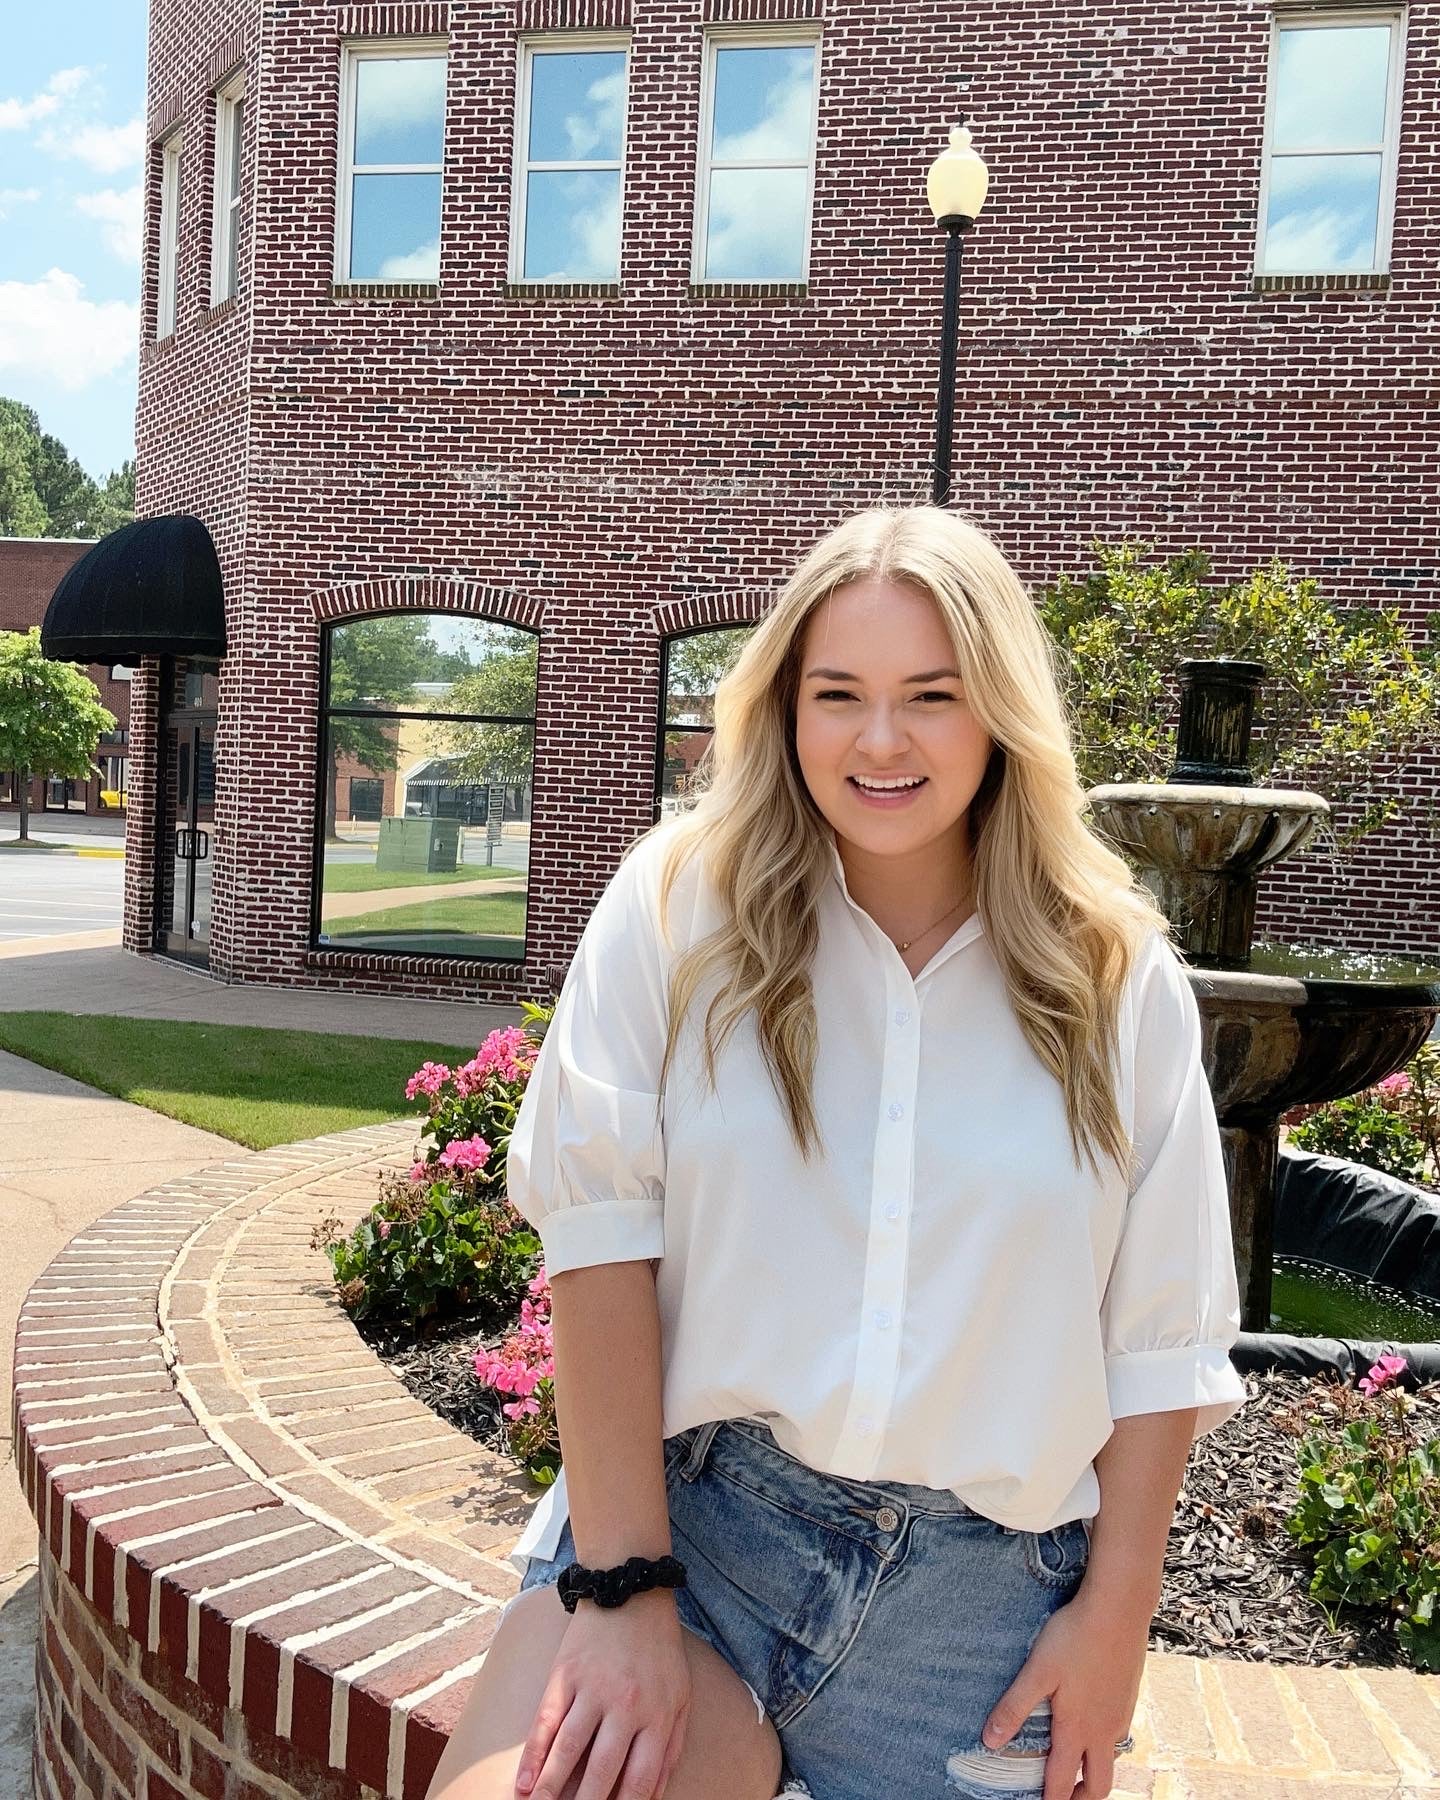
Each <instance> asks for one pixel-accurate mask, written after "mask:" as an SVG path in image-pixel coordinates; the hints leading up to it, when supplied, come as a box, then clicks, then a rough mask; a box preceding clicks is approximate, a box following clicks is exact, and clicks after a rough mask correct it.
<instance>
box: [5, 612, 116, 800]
mask: <svg viewBox="0 0 1440 1800" xmlns="http://www.w3.org/2000/svg"><path fill="white" fill-rule="evenodd" d="M114 725H115V715H114V713H112V712H110V711H109V710H107V708H105V707H103V706H102V705H101V704H100V690H99V689H98V688H97V687H96V685H95V683H94V682H93V681H91V679H90V677H89V676H88V675H86V674H85V672H84V671H83V670H82V669H79V668H77V667H76V665H75V664H74V663H66V662H51V661H50V659H49V658H48V657H47V656H45V655H44V654H43V653H42V651H41V649H40V627H39V626H38V625H32V626H31V627H30V629H29V630H28V631H0V769H33V770H37V771H39V772H42V773H46V774H54V775H68V776H73V777H74V778H76V779H77V780H78V779H80V778H82V777H84V776H87V775H89V774H90V772H91V766H92V764H93V762H94V760H95V746H96V745H97V744H98V743H99V741H100V733H101V732H102V731H110V730H113V729H114Z"/></svg>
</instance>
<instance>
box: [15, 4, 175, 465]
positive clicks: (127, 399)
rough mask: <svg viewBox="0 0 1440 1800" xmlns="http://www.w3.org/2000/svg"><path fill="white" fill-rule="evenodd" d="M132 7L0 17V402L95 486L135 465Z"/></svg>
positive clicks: (137, 121)
mask: <svg viewBox="0 0 1440 1800" xmlns="http://www.w3.org/2000/svg"><path fill="white" fill-rule="evenodd" d="M145 33H146V7H145V4H144V0H62V3H61V4H59V5H45V4H40V5H36V4H33V3H32V4H18V5H16V6H14V7H8V8H7V9H6V19H5V55H4V58H3V59H0V394H3V395H5V396H7V397H8V398H10V399H13V400H21V401H23V402H24V403H25V405H26V406H30V407H33V408H34V410H35V411H36V412H37V413H38V414H39V416H40V424H41V427H42V429H44V430H45V431H49V432H52V433H53V434H54V435H55V436H56V437H57V438H59V439H60V441H61V442H62V443H63V444H65V445H66V446H67V447H68V449H69V451H70V453H71V455H72V456H74V457H76V458H77V459H78V460H79V461H80V463H81V464H82V465H83V466H84V468H85V469H86V470H87V472H88V473H89V474H91V475H93V476H94V477H95V478H96V479H97V480H99V479H101V478H102V477H103V476H105V475H107V474H108V473H109V472H110V470H111V469H115V468H118V467H119V465H120V463H121V462H122V461H123V460H124V459H125V458H126V457H127V456H133V455H134V454H135V379H136V348H137V343H138V339H139V330H140V324H139V299H140V218H141V206H140V178H141V163H142V152H143V143H144V127H143V114H144V106H145Z"/></svg>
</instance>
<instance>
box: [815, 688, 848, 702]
mask: <svg viewBox="0 0 1440 1800" xmlns="http://www.w3.org/2000/svg"><path fill="white" fill-rule="evenodd" d="M815 698H816V699H817V700H851V699H853V698H854V695H852V694H847V693H845V692H844V691H843V690H842V689H840V688H826V689H824V690H823V692H821V693H818V694H817V695H816V696H815Z"/></svg>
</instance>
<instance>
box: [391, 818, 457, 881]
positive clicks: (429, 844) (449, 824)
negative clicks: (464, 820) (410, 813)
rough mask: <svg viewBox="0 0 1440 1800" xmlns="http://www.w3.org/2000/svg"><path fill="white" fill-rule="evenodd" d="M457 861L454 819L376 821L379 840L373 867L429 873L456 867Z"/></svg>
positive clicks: (414, 873) (455, 823) (455, 821)
mask: <svg viewBox="0 0 1440 1800" xmlns="http://www.w3.org/2000/svg"><path fill="white" fill-rule="evenodd" d="M459 864H460V821H459V820H458V819H382V820H381V821H380V842H379V844H378V846H377V847H376V851H375V867H376V868H377V869H403V870H406V871H408V872H409V873H410V874H412V875H432V874H437V873H439V872H441V871H443V870H448V869H455V868H458V867H459Z"/></svg>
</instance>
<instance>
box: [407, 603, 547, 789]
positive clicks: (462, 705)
mask: <svg viewBox="0 0 1440 1800" xmlns="http://www.w3.org/2000/svg"><path fill="white" fill-rule="evenodd" d="M538 642H539V640H538V639H536V638H533V637H527V638H526V639H525V640H524V642H523V643H519V644H516V645H514V646H513V648H512V647H510V646H497V647H496V648H494V649H491V650H490V651H488V652H487V654H486V657H485V660H484V662H483V663H482V664H481V665H480V667H479V668H478V669H472V670H471V671H470V673H469V674H468V675H462V676H460V678H459V679H458V680H457V681H456V682H455V684H454V686H453V687H452V688H451V689H450V691H449V693H448V694H446V695H445V697H444V699H443V700H438V701H437V702H436V703H435V705H434V707H433V708H432V709H431V710H432V711H434V712H457V713H458V712H464V713H491V714H498V715H499V716H500V717H501V718H513V719H515V720H516V723H515V724H513V725H462V724H460V723H458V722H457V721H454V720H452V721H450V722H449V723H448V724H437V725H436V727H435V730H434V733H433V735H432V737H431V743H432V745H433V746H434V748H435V751H436V753H437V754H438V755H442V756H448V757H449V758H450V759H451V761H452V764H453V773H454V776H455V778H456V779H457V780H459V781H474V782H487V783H495V784H497V785H499V786H522V785H524V784H525V783H528V781H529V780H530V770H531V764H532V761H533V758H534V755H535V726H534V724H533V723H532V722H531V721H533V720H534V717H535V676H536V668H537V656H538Z"/></svg>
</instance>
